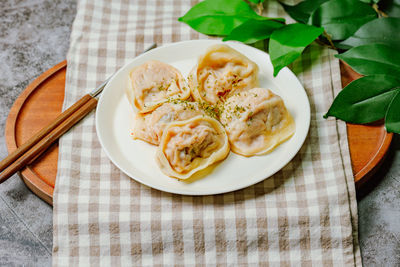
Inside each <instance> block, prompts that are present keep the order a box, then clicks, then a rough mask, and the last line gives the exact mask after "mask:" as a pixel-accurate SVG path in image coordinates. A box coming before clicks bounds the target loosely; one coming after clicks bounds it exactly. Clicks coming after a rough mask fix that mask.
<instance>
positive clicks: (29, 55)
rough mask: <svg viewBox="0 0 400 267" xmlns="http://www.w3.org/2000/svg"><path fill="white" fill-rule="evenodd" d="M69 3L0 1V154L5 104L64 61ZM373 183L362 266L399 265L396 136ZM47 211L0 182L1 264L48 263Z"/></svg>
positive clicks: (0, 154) (366, 195) (366, 205)
mask: <svg viewBox="0 0 400 267" xmlns="http://www.w3.org/2000/svg"><path fill="white" fill-rule="evenodd" d="M75 8H76V3H75V1H74V0H66V1H52V0H21V1H17V0H14V1H13V0H2V1H0V158H4V157H5V156H6V155H7V150H6V146H5V141H4V124H5V121H6V118H7V115H8V111H9V109H10V108H11V105H12V103H13V102H14V100H15V99H16V98H17V96H18V95H19V94H20V93H21V92H22V90H23V89H24V88H25V86H26V85H27V84H29V83H30V82H31V81H32V80H33V79H34V78H35V77H37V76H38V75H39V74H40V73H42V72H43V71H45V70H46V69H48V68H50V67H51V66H53V65H55V64H56V63H58V62H60V61H62V60H63V59H65V55H66V52H67V49H68V40H69V33H70V30H71V24H72V21H73V18H74V15H75ZM373 179H374V181H375V183H372V184H370V185H369V187H366V188H364V189H363V190H362V191H361V192H360V194H359V219H360V244H361V249H362V257H363V262H364V265H365V266H400V138H398V136H396V137H395V140H394V143H393V145H392V148H391V153H390V155H389V157H388V158H387V160H386V162H385V164H384V165H383V167H382V169H381V170H380V171H379V172H378V173H377V174H376V175H375V176H374V177H373ZM51 248H52V209H51V207H50V206H49V205H47V204H46V203H45V202H43V201H42V200H40V199H39V198H37V197H36V196H35V195H33V194H32V193H31V192H30V191H29V189H27V188H26V186H25V185H24V184H23V182H22V181H21V180H20V179H19V178H18V177H12V178H10V179H9V180H8V181H7V182H5V183H4V184H1V185H0V266H3V265H4V266H21V265H24V266H49V265H50V264H51Z"/></svg>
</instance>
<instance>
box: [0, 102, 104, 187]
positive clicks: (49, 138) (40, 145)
mask: <svg viewBox="0 0 400 267" xmlns="http://www.w3.org/2000/svg"><path fill="white" fill-rule="evenodd" d="M88 97H89V99H88ZM84 98H85V100H86V102H83V101H84V100H83V99H84ZM81 100H82V101H81ZM78 102H80V103H82V102H83V105H80V106H79V108H77V109H76V108H74V109H73V110H75V111H74V112H71V111H70V112H68V114H69V115H70V116H68V117H66V118H64V120H62V122H61V123H59V124H58V125H57V126H56V127H53V130H51V131H50V132H48V133H47V135H46V134H44V137H43V136H42V138H40V140H39V142H37V143H36V144H34V145H33V146H31V148H30V149H28V150H27V151H26V153H22V154H20V157H18V159H17V160H15V161H14V162H12V163H11V164H10V165H9V166H6V168H5V169H4V170H3V172H2V173H1V174H0V183H2V182H4V181H6V180H7V179H8V178H10V177H11V176H12V175H13V174H14V173H16V172H17V171H19V170H21V169H22V168H24V167H25V166H26V165H27V164H29V163H30V162H31V161H32V160H33V159H35V158H36V157H37V156H39V155H40V154H41V153H43V152H44V151H45V150H46V149H47V148H48V147H49V146H50V145H51V144H52V143H54V141H56V140H57V139H58V138H60V136H61V135H63V134H64V133H65V132H66V131H68V130H69V129H70V128H71V127H72V126H74V125H75V124H76V123H77V122H78V121H80V120H81V119H82V118H83V117H85V116H86V115H87V114H88V113H89V112H90V111H92V110H93V109H94V108H95V107H96V106H97V99H96V98H94V97H92V96H90V95H85V96H84V97H82V98H81V99H80V100H79V101H78ZM78 102H77V103H75V104H78ZM77 106H78V105H77ZM71 108H72V107H71ZM71 110H72V109H71ZM61 115H62V114H61ZM61 115H60V116H61ZM53 124H54V122H53V123H51V125H49V126H53ZM49 126H48V127H46V128H45V129H43V130H46V129H47V128H48V129H50V128H51V127H49ZM43 130H42V131H43ZM42 131H40V133H42ZM36 139H37V138H36V136H34V137H33V138H32V140H36ZM2 166H3V164H2Z"/></svg>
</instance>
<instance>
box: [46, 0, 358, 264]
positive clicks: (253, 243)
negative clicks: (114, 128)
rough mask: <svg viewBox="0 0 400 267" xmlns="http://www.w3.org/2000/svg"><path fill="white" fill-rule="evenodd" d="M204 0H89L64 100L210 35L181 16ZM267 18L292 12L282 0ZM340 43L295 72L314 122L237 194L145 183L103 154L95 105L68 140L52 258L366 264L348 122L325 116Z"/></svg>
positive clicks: (75, 36)
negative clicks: (287, 158) (153, 53)
mask: <svg viewBox="0 0 400 267" xmlns="http://www.w3.org/2000/svg"><path fill="white" fill-rule="evenodd" d="M195 2H196V1H183V0H149V1H145V0H142V1H131V2H128V1H80V2H79V4H78V9H77V16H76V19H75V22H74V25H73V30H72V34H71V45H70V50H69V53H68V71H67V84H66V97H65V104H64V107H67V106H69V105H71V104H72V103H74V102H75V101H76V100H77V99H79V98H80V97H81V96H82V95H83V94H85V93H87V92H88V91H90V90H91V89H92V88H95V86H96V85H98V84H99V83H100V82H102V81H103V80H104V79H106V78H107V77H108V76H109V75H111V74H112V73H113V72H114V71H115V70H117V69H118V68H119V67H121V66H122V65H124V63H126V62H128V61H129V60H131V59H132V58H134V57H135V56H136V55H138V54H139V53H140V52H141V51H142V50H143V49H144V48H146V47H147V46H149V45H150V44H152V43H153V42H156V43H158V44H159V45H161V44H164V43H170V42H176V41H181V40H191V39H198V38H206V37H205V36H200V35H199V34H197V33H196V32H195V31H193V30H191V29H190V28H189V27H188V26H187V25H184V24H181V23H179V22H177V18H178V17H179V16H181V15H183V14H184V13H185V12H186V11H187V10H189V8H190V7H191V6H192V5H194V4H195ZM268 2H269V3H268V6H267V7H266V14H268V15H270V16H277V15H280V16H284V15H285V14H284V12H283V10H282V9H281V8H280V7H279V6H278V4H277V3H276V1H268ZM333 53H334V52H333V51H331V50H328V49H325V48H321V47H319V46H313V47H311V48H310V49H307V50H306V51H305V53H304V55H303V56H302V57H301V59H300V60H297V61H296V62H295V63H294V64H293V65H292V70H293V71H294V72H295V73H296V75H297V76H298V77H299V79H300V80H301V82H302V83H303V85H304V87H305V89H306V91H307V94H308V97H309V99H310V102H311V111H312V115H311V116H312V117H311V128H310V131H309V135H308V138H307V140H306V142H305V144H304V145H303V147H302V149H301V150H300V152H299V153H298V155H297V156H296V157H295V158H294V159H293V160H292V161H291V162H290V163H289V164H288V165H287V166H285V167H284V168H283V169H282V170H281V171H280V172H278V173H277V174H276V175H274V176H273V177H271V178H268V179H266V180H265V181H263V182H260V183H258V184H256V185H254V186H250V187H248V188H245V189H243V190H239V191H236V192H232V193H227V194H222V195H214V196H204V197H191V196H181V195H174V194H169V193H165V192H160V191H158V190H155V189H151V188H148V187H146V186H143V185H141V184H140V183H137V182H135V181H134V180H132V179H130V178H129V177H127V176H126V175H124V174H122V173H121V172H120V171H119V170H118V169H117V168H116V167H115V166H114V165H113V164H112V163H111V162H110V161H109V160H108V158H107V157H106V155H105V153H104V152H103V151H102V149H101V147H100V144H99V142H98V139H97V136H96V133H95V122H94V113H92V114H91V115H89V116H88V117H87V118H85V119H84V120H83V121H82V122H81V123H80V124H78V125H77V126H76V127H75V128H74V129H73V130H72V131H70V132H69V133H68V134H66V135H65V136H63V138H62V139H61V141H60V158H59V166H58V177H57V183H56V189H55V193H54V241H53V243H54V248H53V264H54V266H153V265H163V266H192V265H197V266H202V265H208V266H247V265H251V266H258V265H260V266H278V265H280V266H311V265H313V266H322V265H324V266H332V265H334V266H353V265H356V266H360V265H361V260H360V252H359V246H358V237H357V207H356V200H355V190H354V182H353V177H352V172H351V165H350V156H349V152H348V145H347V138H346V128H345V124H344V123H343V122H337V121H335V120H333V119H329V120H324V119H322V115H323V113H324V112H326V110H327V108H328V107H329V105H330V103H331V102H332V99H333V97H334V95H336V94H337V93H338V91H339V90H340V88H341V85H340V72H339V64H338V61H337V60H336V59H335V58H334V57H333Z"/></svg>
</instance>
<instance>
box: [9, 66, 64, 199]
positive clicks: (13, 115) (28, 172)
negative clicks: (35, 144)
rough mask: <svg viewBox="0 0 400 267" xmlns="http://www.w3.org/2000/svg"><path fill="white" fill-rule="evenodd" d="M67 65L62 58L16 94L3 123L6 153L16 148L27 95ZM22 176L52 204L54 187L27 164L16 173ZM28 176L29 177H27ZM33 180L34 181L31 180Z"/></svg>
mask: <svg viewBox="0 0 400 267" xmlns="http://www.w3.org/2000/svg"><path fill="white" fill-rule="evenodd" d="M66 66H67V61H66V60H64V61H62V62H60V63H58V64H57V65H55V66H53V67H52V68H50V69H48V70H47V71H45V72H44V73H42V74H41V75H40V76H39V77H37V78H36V79H35V80H33V81H32V82H31V83H30V84H29V85H28V86H27V87H26V88H25V89H24V90H23V91H22V93H21V94H20V95H19V96H18V98H17V99H16V100H15V102H14V104H13V105H12V107H11V109H10V111H9V114H8V116H7V119H6V125H5V141H6V147H7V150H8V153H11V152H12V151H14V150H16V149H17V142H16V140H15V128H16V123H17V119H18V115H19V112H20V110H21V108H22V107H23V105H24V103H25V101H26V100H27V99H28V98H29V95H30V94H31V93H32V92H34V91H35V89H36V88H37V87H38V86H39V85H40V84H41V83H42V82H44V81H45V80H46V79H48V78H49V77H51V76H52V75H54V74H56V73H57V72H58V71H60V70H61V69H63V68H65V67H66ZM18 174H19V176H20V177H21V178H22V180H23V181H24V183H25V184H26V186H27V187H28V188H29V189H30V190H31V191H32V192H33V193H34V194H36V195H38V196H39V197H40V198H41V199H43V200H44V201H45V202H47V203H49V204H50V205H52V203H53V199H52V197H53V191H54V188H53V187H51V186H50V185H48V184H47V183H45V182H44V181H42V180H41V179H39V178H38V177H37V174H36V173H35V172H34V171H33V170H32V169H31V168H30V167H29V166H27V167H26V168H25V169H23V170H22V171H21V172H19V173H18ZM29 177H30V179H28V178H29ZM32 181H35V182H32Z"/></svg>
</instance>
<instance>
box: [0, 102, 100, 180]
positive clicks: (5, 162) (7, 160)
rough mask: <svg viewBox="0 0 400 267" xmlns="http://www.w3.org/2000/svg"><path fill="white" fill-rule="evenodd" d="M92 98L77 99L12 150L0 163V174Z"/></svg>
mask: <svg viewBox="0 0 400 267" xmlns="http://www.w3.org/2000/svg"><path fill="white" fill-rule="evenodd" d="M91 98H92V97H91V96H90V95H89V94H87V95H85V96H83V97H82V98H81V99H79V100H78V101H77V102H76V103H75V104H73V105H72V106H71V107H69V108H68V109H67V110H65V111H64V112H63V113H61V114H60V115H58V117H57V118H56V119H55V120H54V121H52V122H51V123H50V124H48V125H47V126H46V127H44V128H43V129H42V130H40V131H39V132H38V133H36V134H35V135H34V136H32V137H31V138H30V139H29V140H28V141H27V142H25V143H24V144H23V145H22V146H20V147H18V149H17V150H14V151H13V152H12V153H11V154H10V155H8V156H7V157H6V158H5V159H3V160H2V161H1V162H0V172H2V171H3V170H4V169H5V168H7V167H8V166H9V165H10V164H12V163H13V162H14V161H15V160H16V159H18V158H19V157H20V156H21V155H22V154H24V153H25V152H26V151H28V149H30V148H31V147H33V146H34V145H35V144H36V143H37V142H39V141H40V139H42V138H43V137H45V136H46V135H47V134H48V133H49V132H51V131H52V130H53V129H54V128H56V127H57V126H58V125H60V124H61V123H62V122H63V121H65V120H66V119H67V118H68V117H69V116H71V115H72V114H74V113H75V112H76V111H77V110H78V109H80V108H81V107H82V105H84V104H85V103H86V102H87V101H89V100H90V99H91Z"/></svg>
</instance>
